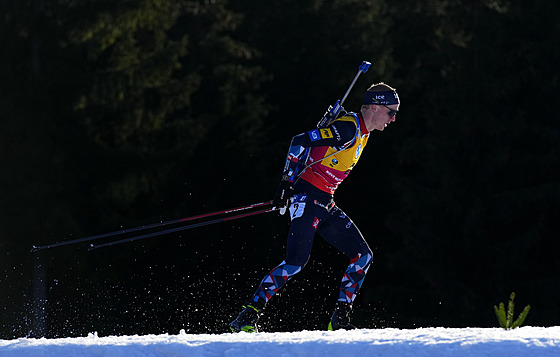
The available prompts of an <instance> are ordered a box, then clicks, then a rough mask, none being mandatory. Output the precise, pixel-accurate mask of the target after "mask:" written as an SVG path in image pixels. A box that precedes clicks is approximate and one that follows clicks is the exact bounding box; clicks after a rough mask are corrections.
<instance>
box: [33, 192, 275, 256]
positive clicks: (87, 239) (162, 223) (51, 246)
mask: <svg viewBox="0 0 560 357" xmlns="http://www.w3.org/2000/svg"><path fill="white" fill-rule="evenodd" d="M271 204H272V201H266V202H260V203H253V204H250V205H247V206H242V207H236V208H230V209H226V210H222V211H216V212H211V213H205V214H201V215H197V216H191V217H186V218H179V219H173V220H170V221H165V222H158V223H152V224H148V225H146V226H140V227H134V228H128V229H121V230H118V231H114V232H109V233H103V234H97V235H93V236H89V237H84V238H78V239H74V240H69V241H65V242H58V243H53V244H47V245H42V246H33V248H32V249H31V252H36V251H39V250H43V249H49V248H55V247H60V246H64V245H69V244H75V243H83V242H89V241H91V240H95V239H100V238H107V237H112V236H116V235H119V234H125V233H132V232H138V231H142V230H146V229H151V228H156V227H163V226H167V225H170V224H176V223H182V222H188V221H192V220H195V219H200V218H207V217H212V216H217V215H220V214H230V213H233V212H239V211H244V210H248V209H251V208H257V207H262V206H267V205H271Z"/></svg>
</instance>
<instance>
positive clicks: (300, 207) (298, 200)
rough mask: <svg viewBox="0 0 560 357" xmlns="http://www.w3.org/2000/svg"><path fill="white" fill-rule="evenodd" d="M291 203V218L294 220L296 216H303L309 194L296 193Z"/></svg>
mask: <svg viewBox="0 0 560 357" xmlns="http://www.w3.org/2000/svg"><path fill="white" fill-rule="evenodd" d="M290 200H291V202H292V203H291V204H290V220H292V221H293V220H294V219H295V218H299V217H301V216H303V211H305V204H306V202H307V195H306V194H296V195H293V196H292V198H291V199H290Z"/></svg>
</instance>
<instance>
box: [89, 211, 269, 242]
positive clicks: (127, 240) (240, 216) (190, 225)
mask: <svg viewBox="0 0 560 357" xmlns="http://www.w3.org/2000/svg"><path fill="white" fill-rule="evenodd" d="M276 209H277V208H276V207H272V208H265V209H262V210H258V211H253V212H249V213H242V214H238V215H235V216H229V217H222V218H217V219H213V220H211V221H205V222H200V223H192V224H189V225H187V226H183V227H177V228H171V229H166V230H163V231H158V232H153V233H147V234H143V235H140V236H136V237H131V238H125V239H120V240H117V241H112V242H107V243H103V244H90V248H89V249H88V250H94V249H97V248H103V247H109V246H112V245H117V244H121V243H129V242H134V241H137V240H140V239H145V238H151V237H156V236H160V235H164V234H169V233H174V232H179V231H184V230H187V229H191V228H197V227H202V226H207V225H210V224H214V223H219V222H225V221H232V220H234V219H238V218H243V217H250V216H254V215H257V214H261V213H266V212H271V211H274V210H276Z"/></svg>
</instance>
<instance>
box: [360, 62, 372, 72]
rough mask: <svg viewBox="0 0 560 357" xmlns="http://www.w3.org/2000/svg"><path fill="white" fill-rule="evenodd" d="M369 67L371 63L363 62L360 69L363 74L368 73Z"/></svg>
mask: <svg viewBox="0 0 560 357" xmlns="http://www.w3.org/2000/svg"><path fill="white" fill-rule="evenodd" d="M369 66H371V62H368V61H363V62H362V64H361V65H360V67H358V69H359V70H360V71H362V73H366V72H367V70H368V69H369Z"/></svg>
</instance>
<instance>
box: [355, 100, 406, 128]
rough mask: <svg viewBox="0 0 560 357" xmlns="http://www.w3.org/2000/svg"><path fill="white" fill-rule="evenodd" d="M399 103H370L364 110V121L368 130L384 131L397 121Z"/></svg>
mask: <svg viewBox="0 0 560 357" xmlns="http://www.w3.org/2000/svg"><path fill="white" fill-rule="evenodd" d="M398 110H399V105H398V104H392V105H387V106H385V105H373V104H372V105H369V106H368V107H367V109H365V110H363V111H362V116H363V118H364V123H365V124H366V128H367V130H368V131H373V130H380V131H383V130H384V129H385V127H386V126H387V125H389V124H390V123H392V122H394V121H395V118H396V114H397V113H396V112H397V111H398Z"/></svg>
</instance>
